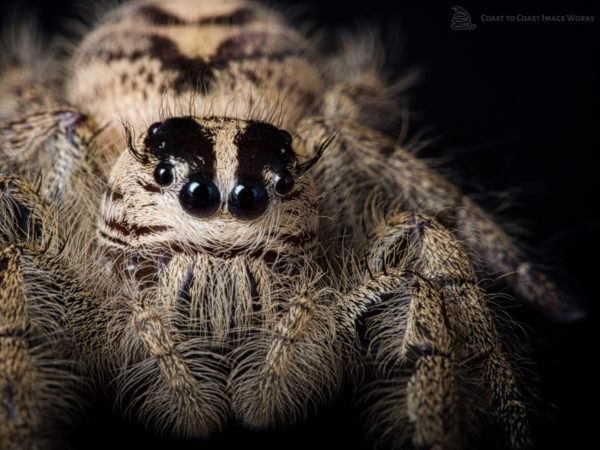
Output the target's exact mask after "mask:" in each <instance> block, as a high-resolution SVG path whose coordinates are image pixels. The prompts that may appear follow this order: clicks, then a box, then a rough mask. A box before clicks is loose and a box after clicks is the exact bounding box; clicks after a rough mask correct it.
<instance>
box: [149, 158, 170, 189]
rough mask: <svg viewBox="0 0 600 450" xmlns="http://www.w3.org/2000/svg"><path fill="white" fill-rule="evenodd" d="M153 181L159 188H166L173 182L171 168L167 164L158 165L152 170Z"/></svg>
mask: <svg viewBox="0 0 600 450" xmlns="http://www.w3.org/2000/svg"><path fill="white" fill-rule="evenodd" d="M154 181H156V183H157V184H158V185H159V186H168V185H170V184H171V183H172V182H173V166H172V165H171V164H169V163H164V162H163V163H160V164H159V165H158V166H156V169H154Z"/></svg>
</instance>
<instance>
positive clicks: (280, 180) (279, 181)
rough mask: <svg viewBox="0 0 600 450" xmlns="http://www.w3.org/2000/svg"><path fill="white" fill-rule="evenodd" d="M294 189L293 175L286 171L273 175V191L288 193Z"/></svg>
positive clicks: (280, 193) (282, 193)
mask: <svg viewBox="0 0 600 450" xmlns="http://www.w3.org/2000/svg"><path fill="white" fill-rule="evenodd" d="M292 189H294V177H292V174H290V173H289V172H288V171H285V172H280V173H278V174H277V175H275V192H277V193H278V194H279V195H286V194H289V193H290V192H291V191H292Z"/></svg>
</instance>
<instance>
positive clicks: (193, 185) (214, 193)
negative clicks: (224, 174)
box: [179, 174, 221, 217]
mask: <svg viewBox="0 0 600 450" xmlns="http://www.w3.org/2000/svg"><path fill="white" fill-rule="evenodd" d="M179 202H180V203H181V206H182V207H183V209H184V210H185V211H187V212H188V213H189V214H191V215H192V216H194V217H208V216H210V215H212V214H214V212H215V211H216V210H217V209H219V204H220V202H221V196H220V194H219V189H218V188H217V186H215V184H214V183H213V182H212V181H211V180H210V179H209V178H208V177H207V176H206V175H202V174H197V175H192V176H191V177H190V180H189V181H188V182H187V183H186V184H185V185H184V186H183V188H182V189H181V192H180V193H179Z"/></svg>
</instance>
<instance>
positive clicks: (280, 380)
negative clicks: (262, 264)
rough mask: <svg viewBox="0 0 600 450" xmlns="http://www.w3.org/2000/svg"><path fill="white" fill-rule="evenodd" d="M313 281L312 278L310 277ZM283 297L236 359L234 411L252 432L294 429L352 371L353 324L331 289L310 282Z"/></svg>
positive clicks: (306, 277)
mask: <svg viewBox="0 0 600 450" xmlns="http://www.w3.org/2000/svg"><path fill="white" fill-rule="evenodd" d="M313 275H314V274H313ZM298 278H301V279H302V283H303V285H302V284H300V285H299V286H297V289H295V290H292V292H294V291H295V292H296V293H295V294H292V295H289V296H288V297H286V299H285V301H284V302H282V304H281V308H280V309H279V312H278V314H277V315H276V317H274V320H271V321H270V323H268V324H267V328H266V329H264V328H263V329H261V330H259V332H258V333H257V334H256V336H252V337H251V342H252V345H250V346H248V348H247V349H246V350H241V351H240V352H239V354H236V355H234V360H235V361H236V366H235V367H234V370H233V372H232V375H231V382H230V389H231V391H232V394H231V396H232V403H233V407H234V408H233V409H234V410H235V411H236V412H237V414H238V419H239V420H240V422H242V423H243V424H244V425H245V426H248V427H251V428H265V427H272V426H282V425H287V424H291V423H297V422H298V421H301V420H302V419H304V418H305V417H306V415H308V414H309V413H310V412H311V411H314V410H315V409H316V408H317V407H318V406H320V405H322V404H323V403H325V402H326V401H327V400H329V399H331V398H332V397H333V396H334V395H335V394H336V393H337V392H338V391H339V389H340V388H341V387H342V385H343V382H344V380H345V379H346V377H347V376H348V375H349V373H348V370H349V369H352V368H354V367H356V363H355V362H356V361H357V353H356V352H357V346H356V341H355V339H354V338H355V329H354V323H353V321H352V320H351V319H350V317H349V316H348V315H347V314H341V311H340V314H337V313H336V312H335V308H336V305H337V302H338V301H340V300H341V297H340V295H339V294H338V293H337V292H336V291H334V290H333V289H319V288H318V287H317V286H314V284H313V282H314V279H315V278H318V277H314V276H309V275H306V274H304V275H302V276H300V277H298Z"/></svg>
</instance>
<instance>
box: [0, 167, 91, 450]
mask: <svg viewBox="0 0 600 450" xmlns="http://www.w3.org/2000/svg"><path fill="white" fill-rule="evenodd" d="M55 219H56V218H55V217H53V214H52V210H51V209H50V208H49V207H47V206H46V205H45V204H44V203H43V202H42V201H41V199H40V198H39V197H38V196H37V195H36V193H35V191H33V189H32V188H31V186H29V185H28V184H27V183H26V182H25V181H23V180H21V179H19V178H17V177H0V392H2V395H1V401H0V405H1V408H0V447H1V448H3V449H4V448H6V449H30V448H46V447H48V446H49V445H51V443H52V440H53V439H54V438H56V437H57V434H58V433H57V431H56V426H57V424H58V423H57V422H58V421H57V417H61V418H63V419H62V420H65V415H68V414H67V413H69V412H70V411H71V410H72V408H73V407H74V405H75V404H76V402H77V399H76V395H75V386H76V380H77V378H76V377H75V375H74V373H75V363H74V357H73V351H72V345H71V344H72V342H71V341H70V339H69V335H68V333H67V328H68V323H69V320H68V308H67V305H68V304H69V303H70V302H72V301H79V299H80V298H81V297H83V296H84V293H83V292H81V291H80V290H79V289H78V288H77V287H76V286H75V282H74V281H73V280H71V279H70V278H69V277H68V276H67V274H66V269H65V267H64V265H63V264H62V262H61V261H60V258H59V257H58V256H57V252H58V251H59V248H60V245H59V243H58V242H57V240H56V239H53V238H52V237H51V236H50V235H51V233H52V230H53V228H54V227H55V226H56V220H55Z"/></svg>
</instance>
